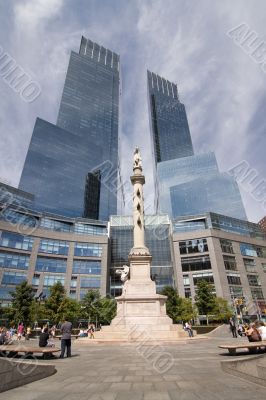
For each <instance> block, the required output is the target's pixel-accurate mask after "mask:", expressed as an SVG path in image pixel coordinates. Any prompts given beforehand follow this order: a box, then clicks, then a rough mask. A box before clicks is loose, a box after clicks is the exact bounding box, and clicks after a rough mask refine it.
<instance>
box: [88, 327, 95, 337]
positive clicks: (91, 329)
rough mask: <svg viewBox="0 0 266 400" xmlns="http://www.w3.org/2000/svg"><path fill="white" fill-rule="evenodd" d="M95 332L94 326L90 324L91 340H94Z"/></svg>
mask: <svg viewBox="0 0 266 400" xmlns="http://www.w3.org/2000/svg"><path fill="white" fill-rule="evenodd" d="M94 331H95V329H94V325H93V324H90V325H89V329H88V333H89V334H90V339H94Z"/></svg>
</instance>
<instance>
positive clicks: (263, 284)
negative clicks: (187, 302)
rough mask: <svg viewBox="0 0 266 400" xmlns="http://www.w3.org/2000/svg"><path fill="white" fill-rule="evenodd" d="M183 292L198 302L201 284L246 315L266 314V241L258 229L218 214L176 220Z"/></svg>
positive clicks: (179, 283)
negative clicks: (212, 288) (204, 283)
mask: <svg viewBox="0 0 266 400" xmlns="http://www.w3.org/2000/svg"><path fill="white" fill-rule="evenodd" d="M173 245H174V257H175V272H176V282H177V286H178V292H179V294H180V295H181V296H185V297H190V298H192V299H194V298H195V294H196V292H197V283H198V282H199V280H202V279H204V280H206V281H207V282H209V283H211V284H213V287H214V291H215V293H216V295H217V296H219V297H223V298H225V299H227V300H228V301H229V302H230V303H232V305H234V306H235V307H236V308H237V311H238V312H239V306H240V305H241V307H240V308H241V310H242V312H243V313H247V314H250V315H251V314H252V315H256V314H265V313H266V302H265V299H266V240H265V234H264V233H263V232H262V230H261V229H260V227H259V225H258V224H253V223H251V222H247V221H243V220H238V219H235V218H230V217H226V216H223V215H219V214H214V213H206V214H202V215H197V216H190V217H183V218H179V219H176V220H175V221H173Z"/></svg>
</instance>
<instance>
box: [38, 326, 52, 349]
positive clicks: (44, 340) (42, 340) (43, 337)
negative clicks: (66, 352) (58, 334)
mask: <svg viewBox="0 0 266 400" xmlns="http://www.w3.org/2000/svg"><path fill="white" fill-rule="evenodd" d="M48 340H49V333H48V327H45V328H44V329H43V332H41V333H40V337H39V347H49V346H50V345H49V343H48Z"/></svg>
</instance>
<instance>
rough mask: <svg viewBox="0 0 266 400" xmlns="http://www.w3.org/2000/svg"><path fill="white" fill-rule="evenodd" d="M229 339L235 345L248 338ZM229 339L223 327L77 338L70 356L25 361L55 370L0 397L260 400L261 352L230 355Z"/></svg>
mask: <svg viewBox="0 0 266 400" xmlns="http://www.w3.org/2000/svg"><path fill="white" fill-rule="evenodd" d="M234 340H235V341H237V343H238V344H240V343H246V341H247V339H246V338H238V339H234ZM35 341H36V340H34V339H33V340H31V341H30V345H34V342H35ZM232 342H233V343H234V341H233V339H232V337H231V336H230V333H229V330H228V327H227V326H224V327H223V328H218V332H217V333H216V334H215V333H213V334H210V335H208V336H205V335H202V336H200V335H198V336H197V337H196V338H194V339H189V338H185V339H184V340H180V341H179V342H176V343H172V344H171V343H165V344H159V345H156V344H149V343H145V342H142V343H139V342H135V343H134V342H133V343H131V344H128V343H127V344H123V343H120V344H119V343H115V342H113V343H111V344H106V343H99V342H98V341H96V340H95V341H93V340H91V342H89V341H88V340H87V341H86V344H83V343H82V339H78V340H75V341H74V342H73V344H72V357H71V358H68V359H67V358H65V359H57V358H55V359H51V360H48V361H46V360H42V359H39V358H38V357H37V359H36V360H28V361H27V363H30V367H29V371H30V369H32V367H33V366H34V365H35V363H37V364H38V365H52V366H54V367H55V373H54V374H53V375H51V376H49V377H47V378H45V379H41V380H38V381H35V382H32V383H29V384H26V385H24V386H20V387H18V388H15V389H11V390H8V391H6V392H4V393H1V400H25V399H27V400H35V399H36V400H44V399H45V400H46V399H53V400H60V399H65V400H72V399H81V400H83V399H84V400H85V399H86V400H87V399H88V400H142V399H143V400H175V399H178V400H180V399H182V400H194V399H195V400H197V399H205V400H209V399H210V400H215V399H217V400H218V399H221V400H222V399H230V400H231V399H232V400H236V399H241V400H250V399H254V400H255V399H256V400H264V399H265V386H266V358H265V355H263V354H256V355H249V354H248V353H246V352H244V351H243V352H239V353H237V356H235V357H232V356H230V355H229V353H228V352H227V351H226V350H221V349H219V348H218V346H219V345H220V344H228V343H232ZM58 344H59V343H58ZM22 345H23V344H22ZM162 355H164V356H162ZM160 360H161V361H160ZM165 360H167V361H166V362H165ZM247 361H248V362H247ZM10 362H12V361H10ZM14 362H15V361H14ZM16 362H20V361H19V360H17V361H16ZM47 368H48V367H47ZM255 368H257V369H258V370H259V371H260V372H261V374H262V373H264V380H263V379H261V381H260V384H256V383H255V382H256V379H258V378H256V377H254V376H253V377H252V374H253V375H254V370H255ZM241 371H242V372H241ZM26 372H27V368H21V374H23V373H24V376H25V377H26ZM232 374H238V376H235V375H232ZM1 375H2V376H3V374H1ZM261 376H262V375H261ZM243 378H244V379H243ZM1 380H2V378H1ZM257 381H258V380H257ZM263 384H264V385H265V386H264V387H263Z"/></svg>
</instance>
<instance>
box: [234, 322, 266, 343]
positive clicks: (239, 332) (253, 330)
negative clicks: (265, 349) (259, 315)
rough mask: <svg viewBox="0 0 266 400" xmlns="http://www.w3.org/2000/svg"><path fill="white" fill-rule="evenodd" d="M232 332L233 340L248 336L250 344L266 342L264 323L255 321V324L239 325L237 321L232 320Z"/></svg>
mask: <svg viewBox="0 0 266 400" xmlns="http://www.w3.org/2000/svg"><path fill="white" fill-rule="evenodd" d="M229 326H230V331H231V333H232V336H233V338H237V337H238V336H246V337H247V339H248V341H249V342H260V341H261V340H266V325H265V323H264V322H263V321H259V320H258V321H255V322H253V323H250V324H248V323H243V324H242V323H237V322H236V321H235V319H233V318H230V321H229Z"/></svg>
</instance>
